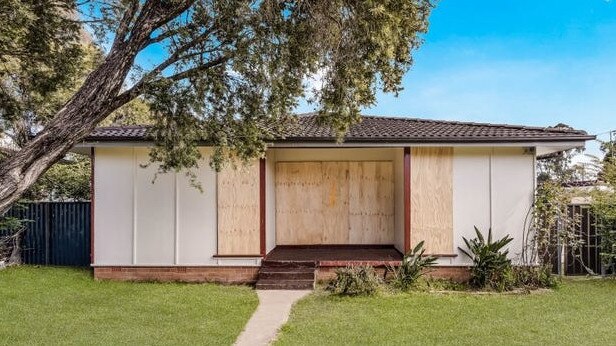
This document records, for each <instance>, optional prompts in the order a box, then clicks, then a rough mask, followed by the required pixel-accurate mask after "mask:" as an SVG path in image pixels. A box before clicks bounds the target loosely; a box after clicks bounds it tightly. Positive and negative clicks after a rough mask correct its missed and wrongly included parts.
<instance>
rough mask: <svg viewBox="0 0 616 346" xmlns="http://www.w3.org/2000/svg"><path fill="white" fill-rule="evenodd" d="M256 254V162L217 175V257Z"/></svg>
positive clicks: (258, 243)
mask: <svg viewBox="0 0 616 346" xmlns="http://www.w3.org/2000/svg"><path fill="white" fill-rule="evenodd" d="M259 251H260V233H259V162H258V161H256V162H254V163H251V164H249V165H247V166H240V167H237V169H234V168H232V167H228V168H225V169H223V170H222V171H221V172H220V173H218V254H219V255H254V254H258V253H259Z"/></svg>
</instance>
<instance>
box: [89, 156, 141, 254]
mask: <svg viewBox="0 0 616 346" xmlns="http://www.w3.org/2000/svg"><path fill="white" fill-rule="evenodd" d="M95 155H96V158H95V163H94V169H95V172H94V187H95V192H94V196H95V199H96V200H95V203H94V208H95V210H94V213H95V218H94V264H96V265H114V264H130V263H132V256H133V167H134V164H133V149H132V148H96V153H95Z"/></svg>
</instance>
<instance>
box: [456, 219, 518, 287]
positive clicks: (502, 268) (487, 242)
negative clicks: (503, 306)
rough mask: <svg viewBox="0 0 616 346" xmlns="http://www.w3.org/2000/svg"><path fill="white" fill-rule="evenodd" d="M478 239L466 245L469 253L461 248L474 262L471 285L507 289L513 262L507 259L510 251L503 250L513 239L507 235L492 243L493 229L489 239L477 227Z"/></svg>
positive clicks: (489, 231)
mask: <svg viewBox="0 0 616 346" xmlns="http://www.w3.org/2000/svg"><path fill="white" fill-rule="evenodd" d="M475 233H476V234H477V237H476V238H474V239H471V240H468V239H466V238H464V237H462V239H464V243H466V247H467V248H468V251H467V250H465V249H462V248H459V249H460V251H462V252H463V253H464V254H465V255H466V256H468V257H469V258H470V259H472V260H473V267H472V268H471V280H470V284H471V285H472V286H473V287H477V288H486V287H490V288H494V289H499V290H503V289H505V288H506V287H505V286H506V285H507V284H506V282H505V281H506V276H507V274H508V273H509V272H510V270H511V260H509V259H508V258H507V255H508V254H509V251H508V250H503V249H504V247H505V246H507V244H509V243H510V242H511V241H512V240H513V238H511V237H510V236H509V235H506V236H505V237H504V238H502V239H500V240H497V241H492V229H489V230H488V237H487V239H486V238H485V237H484V236H483V234H481V232H480V231H479V229H478V228H477V227H475Z"/></svg>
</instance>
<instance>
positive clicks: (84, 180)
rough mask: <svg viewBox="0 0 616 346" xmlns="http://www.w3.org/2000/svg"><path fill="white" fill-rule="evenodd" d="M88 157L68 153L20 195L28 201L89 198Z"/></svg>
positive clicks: (80, 199)
mask: <svg viewBox="0 0 616 346" xmlns="http://www.w3.org/2000/svg"><path fill="white" fill-rule="evenodd" d="M90 169H91V168H90V158H89V157H87V156H83V155H78V154H68V155H67V156H66V157H65V158H64V159H63V160H61V161H60V162H57V163H55V164H54V165H53V166H51V167H50V168H49V169H48V170H47V171H46V172H45V173H44V174H43V175H41V177H40V178H39V179H38V180H37V181H36V183H35V184H33V185H32V186H31V187H30V189H28V191H26V192H25V194H24V195H23V196H22V197H23V199H26V200H30V201H43V200H47V201H66V200H78V201H85V200H89V199H90Z"/></svg>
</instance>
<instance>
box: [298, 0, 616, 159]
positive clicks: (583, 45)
mask: <svg viewBox="0 0 616 346" xmlns="http://www.w3.org/2000/svg"><path fill="white" fill-rule="evenodd" d="M424 40H425V41H424V44H423V45H422V47H421V48H420V49H419V50H418V51H416V52H415V54H414V59H415V63H414V66H413V67H412V69H411V71H409V73H407V75H406V77H405V78H404V82H403V83H404V84H403V85H404V90H403V91H402V92H401V93H400V94H399V96H398V97H394V96H393V95H390V94H379V95H378V98H377V104H376V105H375V106H374V107H371V108H368V109H365V110H364V112H363V113H364V114H371V115H392V116H413V117H419V118H430V119H443V120H460V121H475V122H491V123H508V124H522V125H534V126H551V125H555V124H557V123H565V124H567V125H570V126H573V127H574V128H576V129H582V130H585V131H587V132H589V133H591V134H601V135H600V136H599V138H601V139H604V140H606V139H608V138H609V136H608V135H607V134H605V132H607V131H610V130H616V0H532V1H530V0H515V1H514V0H501V1H494V0H441V1H439V2H438V3H437V6H436V8H435V9H434V10H433V12H432V14H431V17H430V29H429V33H428V34H427V35H426V36H425V37H424ZM310 110H312V108H311V107H310V106H308V105H305V104H303V105H302V106H301V107H300V109H299V111H302V112H303V111H310ZM587 151H588V152H590V153H591V154H598V153H599V151H598V144H596V143H589V144H588V150H587Z"/></svg>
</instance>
